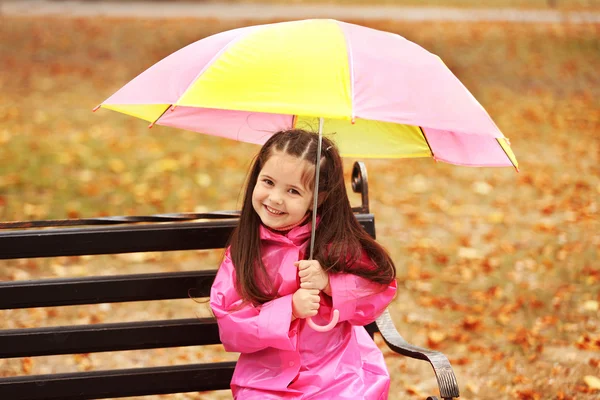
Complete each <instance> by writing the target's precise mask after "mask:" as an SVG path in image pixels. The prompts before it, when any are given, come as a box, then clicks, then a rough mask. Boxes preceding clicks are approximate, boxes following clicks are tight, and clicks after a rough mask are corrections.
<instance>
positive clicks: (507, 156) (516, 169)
mask: <svg viewBox="0 0 600 400" xmlns="http://www.w3.org/2000/svg"><path fill="white" fill-rule="evenodd" d="M496 142H498V146H500V148H501V149H502V151H503V152H504V154H506V158H508V161H510V163H511V164H512V166H513V167H514V168H515V171H517V172H519V167H517V166H516V165H515V163H514V162H513V160H512V158H510V156H509V155H508V153H507V152H506V150H505V149H504V146H502V144H500V139H499V138H496Z"/></svg>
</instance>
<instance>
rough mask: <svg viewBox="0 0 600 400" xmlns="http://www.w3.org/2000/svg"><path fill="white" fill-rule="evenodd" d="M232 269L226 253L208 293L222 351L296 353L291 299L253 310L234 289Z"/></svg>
mask: <svg viewBox="0 0 600 400" xmlns="http://www.w3.org/2000/svg"><path fill="white" fill-rule="evenodd" d="M234 283H235V269H234V266H233V262H232V261H231V257H230V254H229V249H227V252H226V254H225V259H224V260H223V262H222V263H221V267H220V268H219V271H218V272H217V276H216V277H215V281H214V283H213V285H212V288H211V290H210V307H211V309H212V311H213V313H214V314H215V317H216V318H217V323H218V325H219V335H220V337H221V342H222V343H223V346H224V347H225V350H227V351H231V352H238V353H253V352H256V351H259V350H263V349H266V348H267V347H273V348H276V349H280V350H295V349H296V344H297V330H298V322H297V321H293V322H291V323H290V321H291V320H292V295H291V294H290V295H287V296H283V297H279V298H277V299H275V300H272V301H269V302H267V303H264V304H262V305H261V306H254V305H252V304H250V303H248V302H245V301H243V300H242V299H241V298H240V296H239V295H238V293H237V290H236V289H235V285H234Z"/></svg>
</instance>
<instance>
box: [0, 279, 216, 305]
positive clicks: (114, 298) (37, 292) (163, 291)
mask: <svg viewBox="0 0 600 400" xmlns="http://www.w3.org/2000/svg"><path fill="white" fill-rule="evenodd" d="M215 274H216V270H206V271H189V272H167V273H157V274H135V275H115V276H97V277H83V278H61V279H44V280H35V281H7V282H0V310H8V309H17V308H31V307H50V306H67V305H79V304H98V303H117V302H126V301H146V300H165V299H183V298H186V297H189V296H191V297H194V298H200V297H208V296H209V294H210V286H211V285H212V283H213V281H214V278H215Z"/></svg>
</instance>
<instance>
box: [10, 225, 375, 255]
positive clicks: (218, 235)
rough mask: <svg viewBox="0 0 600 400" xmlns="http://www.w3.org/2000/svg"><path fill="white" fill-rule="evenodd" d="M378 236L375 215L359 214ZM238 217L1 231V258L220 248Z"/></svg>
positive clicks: (366, 227) (371, 233)
mask: <svg viewBox="0 0 600 400" xmlns="http://www.w3.org/2000/svg"><path fill="white" fill-rule="evenodd" d="M356 218H357V219H358V222H359V223H360V224H361V225H362V226H363V228H364V229H365V230H366V231H367V232H368V233H369V234H370V235H371V236H373V237H375V220H374V216H373V214H357V215H356ZM237 223H238V220H237V219H231V220H220V221H207V222H193V223H184V222H175V223H164V224H136V225H131V226H106V227H100V228H96V227H92V228H64V229H43V230H26V231H25V230H19V231H6V232H0V249H1V250H0V259H4V260H6V259H15V258H37V257H57V256H76V255H96V254H117V253H133V252H148V251H171V250H201V249H219V248H223V247H225V246H226V244H227V241H228V239H229V236H230V234H231V232H232V230H233V228H234V227H235V226H236V225H237Z"/></svg>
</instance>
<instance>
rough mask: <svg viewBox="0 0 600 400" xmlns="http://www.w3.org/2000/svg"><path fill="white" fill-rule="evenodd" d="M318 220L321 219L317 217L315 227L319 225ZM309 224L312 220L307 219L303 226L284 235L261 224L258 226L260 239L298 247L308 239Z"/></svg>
mask: <svg viewBox="0 0 600 400" xmlns="http://www.w3.org/2000/svg"><path fill="white" fill-rule="evenodd" d="M320 219H321V218H320V217H319V216H318V215H317V226H318V225H319V221H320ZM311 222H312V219H311V218H309V219H308V220H307V222H306V223H305V224H303V225H300V226H296V227H295V228H292V229H290V230H289V231H288V232H286V233H283V232H276V231H273V230H271V229H269V228H267V227H266V226H264V225H263V224H260V228H259V234H260V239H261V240H269V241H273V242H277V243H293V244H294V245H296V246H300V245H302V244H303V243H305V242H306V240H307V239H309V238H310V230H311V229H310V228H311Z"/></svg>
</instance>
